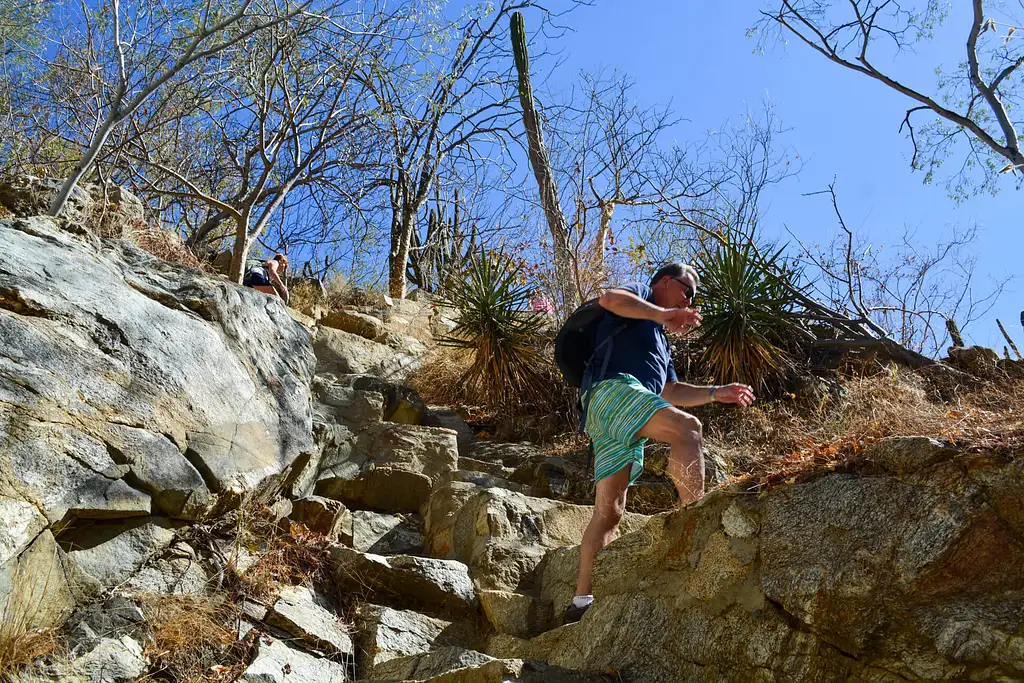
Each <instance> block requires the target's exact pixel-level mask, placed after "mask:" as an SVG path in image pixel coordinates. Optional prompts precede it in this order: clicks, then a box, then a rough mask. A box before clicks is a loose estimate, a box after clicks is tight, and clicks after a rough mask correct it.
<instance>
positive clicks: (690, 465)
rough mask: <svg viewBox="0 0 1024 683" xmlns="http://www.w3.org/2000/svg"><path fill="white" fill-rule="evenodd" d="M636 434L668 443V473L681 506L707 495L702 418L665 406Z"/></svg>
mask: <svg viewBox="0 0 1024 683" xmlns="http://www.w3.org/2000/svg"><path fill="white" fill-rule="evenodd" d="M636 435H637V436H641V437H646V438H648V439H655V440H657V441H663V442H665V443H667V444H668V445H669V449H670V452H669V459H668V476H669V478H670V479H672V483H673V484H675V487H676V492H677V493H678V494H679V502H680V504H682V505H686V504H687V503H692V502H693V501H695V500H700V499H701V498H702V497H703V496H704V455H703V454H702V453H701V442H702V439H703V432H702V426H701V424H700V420H698V419H697V418H695V417H694V416H693V415H690V414H689V413H684V412H683V411H682V410H679V409H678V408H662V409H661V410H659V411H658V412H656V413H655V414H654V415H653V416H652V417H651V419H650V420H648V421H647V424H645V425H644V426H643V427H641V428H640V431H638V432H637V433H636Z"/></svg>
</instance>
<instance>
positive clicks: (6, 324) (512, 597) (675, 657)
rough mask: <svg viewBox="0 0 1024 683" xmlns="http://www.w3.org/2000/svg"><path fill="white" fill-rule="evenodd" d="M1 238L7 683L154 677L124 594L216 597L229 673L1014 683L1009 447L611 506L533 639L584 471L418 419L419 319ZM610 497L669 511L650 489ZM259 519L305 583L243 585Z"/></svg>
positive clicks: (1019, 651)
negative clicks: (39, 646)
mask: <svg viewBox="0 0 1024 683" xmlns="http://www.w3.org/2000/svg"><path fill="white" fill-rule="evenodd" d="M0 244H3V245H4V247H3V249H0V339H2V344H0V467H2V469H0V513H2V519H3V522H4V523H3V525H2V526H0V605H4V607H5V612H4V614H5V620H6V621H7V622H11V621H12V620H13V619H20V620H21V621H22V622H27V623H30V624H31V626H32V627H50V626H53V625H57V624H64V626H63V631H62V633H64V637H65V640H66V643H65V645H66V647H65V648H63V649H62V650H61V651H60V652H61V653H62V654H61V655H60V656H51V657H49V658H44V659H42V660H40V661H39V662H38V664H37V665H36V666H34V667H32V668H31V669H29V670H26V671H23V672H21V673H19V674H17V677H16V678H15V679H14V680H17V681H21V682H23V683H28V682H29V681H32V682H34V683H43V682H47V681H70V682H74V683H79V682H81V683H86V682H89V683H94V682H99V681H103V682H106V681H110V682H122V681H136V680H175V678H174V677H173V676H172V675H171V674H169V673H168V671H167V670H166V669H161V667H160V664H159V663H160V662H161V661H165V660H166V659H167V653H161V652H160V651H159V648H157V647H155V646H154V640H153V636H152V634H153V631H154V629H155V628H156V627H157V626H158V624H156V623H153V622H154V619H155V618H154V616H153V614H154V612H153V611H152V610H151V609H149V610H147V605H148V604H150V603H151V602H152V600H153V596H162V597H167V596H181V597H182V598H183V599H187V598H188V596H193V597H195V598H196V599H197V600H201V599H205V598H211V597H217V596H227V597H225V598H224V599H225V600H229V601H230V602H231V605H232V610H233V611H232V622H231V623H232V628H233V629H235V630H236V633H234V634H233V638H232V640H233V641H237V642H242V643H246V644H247V645H246V646H245V647H244V654H242V655H239V656H237V657H236V660H237V661H238V663H237V665H236V667H235V668H234V669H232V670H231V671H227V670H225V673H224V677H223V678H222V679H220V680H232V679H235V680H240V681H245V682H248V683H320V682H337V683H342V682H345V681H363V682H365V683H370V682H380V683H384V682H392V683H394V682H399V681H423V682H426V681H430V682H433V683H492V682H493V683H499V682H501V683H506V682H507V683H514V682H531V683H541V682H545V683H549V682H550V683H558V682H565V683H569V682H572V683H585V682H586V683H591V682H593V683H597V682H598V681H610V682H611V681H629V682H632V683H673V682H676V681H678V682H684V681H686V682H690V681H737V682H752V681H753V682H761V681H763V682H765V683H768V682H779V683H782V682H789V681H862V682H865V683H866V682H872V683H883V682H884V683H895V682H898V681H1004V682H1005V681H1017V680H1024V504H1022V501H1024V459H1022V458H1021V457H1020V455H1021V454H1020V453H1014V452H1006V451H1002V452H977V451H969V452H968V451H962V450H959V449H957V448H954V447H952V446H950V445H949V444H947V443H943V442H939V441H935V440H932V439H927V438H923V437H905V438H889V439H884V440H881V441H879V442H877V443H875V444H873V445H872V446H870V447H869V448H868V449H867V450H866V451H865V452H864V453H863V454H862V455H861V456H860V457H859V458H858V460H857V461H856V462H853V463H850V464H849V465H848V466H846V467H844V468H841V469H835V470H826V471H820V472H816V473H813V474H808V475H807V476H804V477H801V478H799V479H798V480H793V481H792V482H788V483H784V484H781V485H779V486H776V487H774V488H771V489H770V490H762V491H753V490H748V488H746V487H745V486H744V485H743V484H732V485H727V486H721V487H719V488H717V489H716V490H714V491H713V492H712V493H711V494H710V495H708V496H707V497H706V498H705V499H704V500H702V501H701V502H700V503H698V504H695V505H691V506H689V507H687V508H685V509H680V510H671V511H668V512H662V513H659V514H653V515H643V514H637V513H627V515H626V518H625V519H624V521H623V525H622V529H621V533H620V536H619V538H618V539H617V540H616V541H615V542H613V543H612V544H611V545H610V546H609V547H608V548H607V549H605V550H604V551H602V552H601V553H600V554H599V556H598V558H597V565H596V569H595V595H596V602H595V603H594V605H593V607H592V608H591V609H590V610H589V612H588V613H587V615H586V616H585V618H584V619H583V620H582V621H581V622H580V623H577V624H572V625H568V626H559V623H560V618H561V613H562V610H563V609H564V608H565V606H566V605H567V603H568V602H569V600H570V599H571V597H572V593H573V589H574V585H575V575H576V567H577V562H578V548H577V544H578V543H579V540H580V538H581V536H582V533H583V530H584V528H585V526H586V524H587V521H588V520H589V517H590V508H589V507H588V506H587V505H586V502H587V501H588V500H589V496H590V495H591V484H590V483H589V481H588V479H587V475H586V471H585V467H586V463H584V462H580V461H578V460H573V459H571V458H559V457H552V456H549V455H546V454H544V453H542V452H541V451H540V450H538V449H537V448H536V447H534V446H532V445H530V444H527V443H521V444H504V443H495V442H491V441H485V440H477V439H476V438H475V437H474V436H473V433H472V430H471V429H469V428H468V427H467V426H466V424H465V423H464V422H463V421H462V420H461V418H459V416H458V415H457V414H456V413H455V412H454V411H451V410H445V409H442V408H438V407H430V406H426V405H424V404H423V402H422V401H421V400H420V399H419V398H418V396H416V394H415V392H414V391H412V390H411V389H409V388H408V387H407V386H406V385H405V383H404V381H405V379H406V377H407V375H408V373H409V372H410V371H412V370H414V369H415V368H416V367H417V365H418V363H420V362H421V358H422V356H423V353H424V350H425V348H426V346H425V344H429V342H430V338H431V335H432V334H433V332H434V331H436V330H437V329H439V328H443V326H444V325H445V324H446V320H445V317H444V315H443V312H442V311H439V310H436V309H435V308H433V307H431V306H430V305H429V303H426V302H416V301H390V300H388V301H382V302H381V303H380V305H379V306H376V307H367V308H365V309H360V310H355V309H353V310H351V311H336V312H331V313H330V314H324V313H322V312H313V311H311V312H313V313H316V316H315V317H309V316H305V315H302V314H299V313H296V312H294V311H291V310H290V309H287V308H286V307H285V306H283V305H282V304H281V303H280V301H279V300H277V299H274V298H271V297H267V296H264V295H262V294H260V293H257V292H255V291H252V290H247V289H243V288H240V287H237V286H235V285H233V284H230V283H228V282H227V281H225V280H222V279H218V278H213V277H209V276H205V275H203V274H201V273H199V272H198V271H194V270H191V269H188V268H184V267H181V266H176V265H172V264H169V263H166V262H163V261H160V260H157V259H154V258H153V257H151V256H149V255H148V254H146V253H144V252H142V251H140V250H138V249H136V248H134V247H132V246H130V245H128V244H126V243H124V242H121V241H117V240H104V239H99V238H97V237H94V236H92V235H91V234H89V233H87V232H86V231H84V230H81V229H77V228H76V227H75V226H74V224H69V223H67V222H66V221H65V222H59V223H55V222H54V221H52V220H50V219H45V218H40V217H24V218H12V219H7V220H0ZM708 461H709V462H711V463H714V462H715V459H714V458H710V457H709V459H708ZM654 469H655V470H656V469H657V465H656V463H655V465H654ZM708 474H709V480H710V481H715V480H718V479H719V478H720V477H722V476H723V473H722V472H720V471H717V470H716V469H714V467H712V471H710V472H709V473H708ZM636 496H637V499H638V500H640V501H645V502H646V504H647V506H648V507H647V508H645V509H668V508H670V507H671V489H670V487H668V486H667V485H666V484H665V482H664V481H663V480H660V479H659V478H658V477H656V476H650V477H648V478H645V480H644V483H643V485H642V486H641V487H640V488H639V489H638V490H637V493H636ZM257 510H258V514H259V516H260V520H261V521H262V523H264V524H265V525H268V526H270V527H273V528H275V529H278V530H284V531H283V533H285V534H288V533H291V532H294V534H295V535H294V540H293V544H298V546H301V544H303V543H305V542H307V541H309V539H312V538H314V537H315V538H316V539H318V540H317V541H316V543H315V546H316V552H317V553H318V554H317V558H318V561H319V562H321V564H320V565H318V575H317V578H316V580H312V581H306V582H301V581H299V582H296V585H289V583H288V582H287V581H277V582H276V583H277V584H280V585H276V586H275V590H274V591H268V592H266V593H265V594H260V593H259V591H252V590H250V591H249V592H247V593H245V594H244V595H241V593H240V592H239V588H238V586H240V585H241V586H254V585H257V584H258V585H265V582H264V583H260V582H259V581H258V580H257V578H258V577H257V575H259V576H263V575H262V574H260V572H265V571H266V568H267V567H268V566H269V565H268V562H267V561H266V558H267V557H268V555H269V554H270V553H272V551H273V550H274V548H273V546H272V544H271V542H270V541H269V540H268V539H270V538H271V537H270V536H259V535H250V536H242V535H239V533H238V531H239V530H240V529H242V528H243V527H245V525H246V524H247V522H246V520H247V515H253V514H256V513H255V512H253V511H257ZM250 521H251V520H250ZM289 530H290V531H289ZM240 539H242V540H240ZM246 539H256V540H255V541H253V540H246ZM261 539H262V540H261ZM309 542H310V543H312V541H309ZM274 576H288V575H287V573H286V572H284V571H280V572H278V574H276V575H274ZM239 577H241V578H239ZM246 577H248V578H246ZM147 601H149V602H147ZM197 604H200V603H197ZM0 632H2V631H0ZM237 642H236V644H225V645H224V646H223V649H224V650H225V651H226V650H229V649H230V648H232V647H240V646H238V645H237ZM221 654H223V653H221ZM217 666H221V664H219V660H217V658H216V657H213V658H212V659H211V660H210V662H209V666H208V667H206V674H208V675H210V676H212V675H213V674H214V673H216V671H217V669H216V667H217ZM209 680H214V679H213V678H212V677H211V678H210V679H209Z"/></svg>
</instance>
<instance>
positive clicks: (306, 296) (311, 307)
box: [288, 281, 325, 315]
mask: <svg viewBox="0 0 1024 683" xmlns="http://www.w3.org/2000/svg"><path fill="white" fill-rule="evenodd" d="M288 295H289V296H288V305H289V306H290V307H292V308H294V309H295V310H296V311H302V312H303V313H306V314H307V315H312V314H313V313H314V311H315V309H316V308H317V307H318V306H322V305H324V304H325V298H324V295H323V292H322V291H321V290H320V288H319V287H318V286H316V285H315V284H313V283H312V282H309V281H304V282H300V283H298V284H297V285H295V286H294V287H291V288H289V290H288Z"/></svg>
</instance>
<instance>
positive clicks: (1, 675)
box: [0, 617, 58, 683]
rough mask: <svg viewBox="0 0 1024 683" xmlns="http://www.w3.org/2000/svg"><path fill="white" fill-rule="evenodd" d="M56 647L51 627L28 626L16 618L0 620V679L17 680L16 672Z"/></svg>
mask: <svg viewBox="0 0 1024 683" xmlns="http://www.w3.org/2000/svg"><path fill="white" fill-rule="evenodd" d="M57 648H58V639H57V636H56V634H55V632H54V630H53V629H42V628H32V627H28V626H26V625H25V624H23V623H18V621H17V620H16V619H11V620H9V619H8V618H6V617H5V618H4V619H3V621H0V681H3V682H4V683H8V681H16V680H18V673H19V672H20V671H22V670H24V669H25V668H26V667H28V666H29V665H30V664H32V662H34V661H36V660H37V659H39V658H40V657H43V656H44V655H48V654H50V653H52V652H54V651H55V650H57Z"/></svg>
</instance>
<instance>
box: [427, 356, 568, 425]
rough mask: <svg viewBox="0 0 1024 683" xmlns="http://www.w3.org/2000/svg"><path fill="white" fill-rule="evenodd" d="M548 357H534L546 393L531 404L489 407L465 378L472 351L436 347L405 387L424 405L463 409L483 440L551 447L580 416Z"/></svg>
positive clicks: (525, 401)
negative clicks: (529, 443)
mask: <svg viewBox="0 0 1024 683" xmlns="http://www.w3.org/2000/svg"><path fill="white" fill-rule="evenodd" d="M550 355H551V353H550V351H542V352H540V353H538V357H539V358H540V359H541V365H540V367H537V368H534V369H535V370H536V371H537V372H538V373H539V374H540V376H541V377H542V378H543V386H544V387H546V388H547V391H546V392H544V394H543V395H541V396H539V397H536V398H535V399H534V400H530V401H527V400H522V401H518V402H517V401H506V402H505V403H504V404H502V405H501V406H488V405H487V397H486V396H484V395H481V394H480V393H478V392H475V391H474V390H473V386H472V385H471V384H469V383H467V382H465V381H464V379H463V378H464V377H465V373H466V371H467V370H468V369H469V367H470V366H471V365H472V363H473V351H471V350H468V349H457V348H451V347H445V346H438V347H435V348H434V349H433V350H432V351H431V352H430V354H428V355H427V357H426V358H425V359H424V361H423V364H422V366H421V368H420V370H419V371H417V373H416V374H415V375H414V376H413V377H412V378H410V380H409V384H410V385H411V386H412V388H413V389H415V390H416V393H418V394H419V395H420V398H422V399H423V400H424V401H426V402H427V403H428V404H436V405H445V406H453V405H460V406H463V407H464V408H465V412H466V413H468V414H469V415H470V418H469V419H468V420H467V422H469V423H470V424H471V425H473V426H474V427H476V428H477V432H478V436H480V437H481V438H495V439H497V440H499V441H508V440H513V441H522V440H529V441H533V442H535V443H537V444H541V445H546V444H551V443H552V442H560V441H561V439H562V437H563V436H564V435H565V434H566V433H568V432H572V431H574V430H575V425H576V424H577V423H576V420H577V419H578V416H577V415H576V405H575V404H576V399H575V396H574V393H573V392H572V391H571V390H570V389H569V388H568V387H567V386H566V385H565V382H563V381H562V378H561V375H560V374H559V372H558V369H557V368H556V367H555V365H554V363H553V362H552V361H551V359H550Z"/></svg>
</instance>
